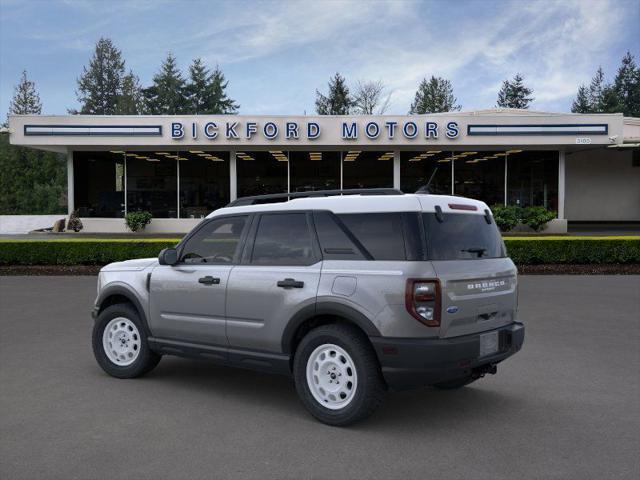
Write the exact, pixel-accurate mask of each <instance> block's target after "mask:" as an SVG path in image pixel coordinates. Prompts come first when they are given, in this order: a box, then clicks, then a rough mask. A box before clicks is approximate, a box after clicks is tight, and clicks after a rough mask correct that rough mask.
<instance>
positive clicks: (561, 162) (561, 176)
mask: <svg viewBox="0 0 640 480" xmlns="http://www.w3.org/2000/svg"><path fill="white" fill-rule="evenodd" d="M564 184H565V150H564V148H563V149H561V150H560V152H559V156H558V219H559V220H564V196H565V190H564Z"/></svg>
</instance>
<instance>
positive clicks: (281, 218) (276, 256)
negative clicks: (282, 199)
mask: <svg viewBox="0 0 640 480" xmlns="http://www.w3.org/2000/svg"><path fill="white" fill-rule="evenodd" d="M314 261H315V258H314V253H313V241H312V239H311V232H310V230H309V224H308V223H307V215H306V214H305V213H283V214H265V215H262V216H261V217H260V223H259V225H258V228H257V231H256V239H255V243H254V245H253V254H252V255H251V263H252V264H254V265H311V264H312V263H314Z"/></svg>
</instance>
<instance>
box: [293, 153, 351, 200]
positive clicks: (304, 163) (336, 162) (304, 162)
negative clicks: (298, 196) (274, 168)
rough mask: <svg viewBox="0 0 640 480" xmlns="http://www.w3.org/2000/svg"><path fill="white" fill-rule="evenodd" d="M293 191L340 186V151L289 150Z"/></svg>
mask: <svg viewBox="0 0 640 480" xmlns="http://www.w3.org/2000/svg"><path fill="white" fill-rule="evenodd" d="M289 162H290V163H289V169H290V188H291V191H292V192H306V191H309V190H335V189H339V188H340V152H320V151H317V152H289Z"/></svg>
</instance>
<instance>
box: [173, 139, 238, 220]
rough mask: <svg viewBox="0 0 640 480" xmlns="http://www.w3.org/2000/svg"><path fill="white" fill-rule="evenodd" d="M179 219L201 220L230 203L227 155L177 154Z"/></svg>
mask: <svg viewBox="0 0 640 480" xmlns="http://www.w3.org/2000/svg"><path fill="white" fill-rule="evenodd" d="M177 155H178V156H179V158H178V168H179V170H180V171H179V175H178V176H179V178H180V218H203V217H206V216H207V215H208V214H209V213H211V212H212V211H214V210H216V209H218V208H221V207H224V206H225V205H226V204H227V203H229V153H228V152H208V151H202V150H192V151H188V152H178V153H177Z"/></svg>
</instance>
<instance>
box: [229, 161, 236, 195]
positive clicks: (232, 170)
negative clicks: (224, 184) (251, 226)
mask: <svg viewBox="0 0 640 480" xmlns="http://www.w3.org/2000/svg"><path fill="white" fill-rule="evenodd" d="M237 198H238V174H237V170H236V151H235V150H231V151H230V152H229V201H230V202H233V201H234V200H235V199H237Z"/></svg>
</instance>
